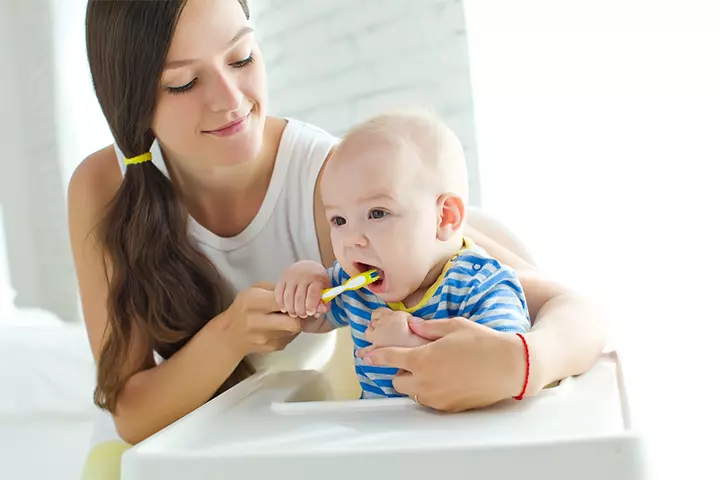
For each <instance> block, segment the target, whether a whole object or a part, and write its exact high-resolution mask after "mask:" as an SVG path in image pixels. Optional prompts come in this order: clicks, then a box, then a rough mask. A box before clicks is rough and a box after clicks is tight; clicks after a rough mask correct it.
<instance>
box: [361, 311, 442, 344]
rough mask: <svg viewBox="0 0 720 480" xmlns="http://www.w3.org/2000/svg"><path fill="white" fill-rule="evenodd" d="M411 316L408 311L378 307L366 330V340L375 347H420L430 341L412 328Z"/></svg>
mask: <svg viewBox="0 0 720 480" xmlns="http://www.w3.org/2000/svg"><path fill="white" fill-rule="evenodd" d="M410 318H411V315H410V314H409V313H407V312H397V311H393V310H390V309H389V308H378V309H377V310H375V311H373V313H372V317H371V320H370V325H368V328H367V330H365V340H367V341H368V342H370V343H372V344H373V345H374V346H375V347H418V346H420V345H425V344H426V343H430V342H429V341H428V340H426V339H424V338H422V337H420V336H418V335H415V334H414V333H413V332H412V330H410V327H409V326H408V320H409V319H410Z"/></svg>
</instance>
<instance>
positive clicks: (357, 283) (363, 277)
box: [321, 270, 380, 302]
mask: <svg viewBox="0 0 720 480" xmlns="http://www.w3.org/2000/svg"><path fill="white" fill-rule="evenodd" d="M379 278H380V274H379V273H378V271H377V270H368V271H367V272H363V273H361V274H358V275H355V276H354V277H350V279H348V281H347V282H345V283H343V284H342V285H338V286H337V287H332V288H328V289H325V290H323V293H322V297H321V298H322V300H323V302H329V301H330V300H332V299H333V298H335V297H337V296H338V295H340V294H341V293H343V292H346V291H348V290H358V289H360V288H362V287H365V286H367V285H370V284H371V283H373V282H374V281H376V280H378V279H379Z"/></svg>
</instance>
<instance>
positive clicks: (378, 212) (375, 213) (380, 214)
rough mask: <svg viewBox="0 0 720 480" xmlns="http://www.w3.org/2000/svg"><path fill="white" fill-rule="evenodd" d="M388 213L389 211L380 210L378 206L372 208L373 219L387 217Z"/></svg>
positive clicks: (371, 216)
mask: <svg viewBox="0 0 720 480" xmlns="http://www.w3.org/2000/svg"><path fill="white" fill-rule="evenodd" d="M388 215H389V214H388V212H386V211H385V210H379V209H377V208H375V209H373V210H370V218H372V219H373V220H380V219H381V218H385V217H386V216H388Z"/></svg>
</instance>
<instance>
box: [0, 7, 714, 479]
mask: <svg viewBox="0 0 720 480" xmlns="http://www.w3.org/2000/svg"><path fill="white" fill-rule="evenodd" d="M85 4H86V0H0V69H2V75H0V106H1V107H2V108H1V109H0V145H2V147H3V149H4V151H3V154H2V156H0V459H2V461H0V478H8V479H11V478H12V479H14V478H49V477H50V476H51V475H52V477H53V478H63V479H64V478H77V475H78V472H79V470H80V468H81V465H82V461H83V456H84V454H85V453H86V449H87V442H88V441H89V434H90V433H89V432H90V428H91V425H92V418H93V415H94V414H95V411H94V408H93V406H92V404H91V391H92V385H93V364H92V358H91V356H90V352H89V348H88V346H87V341H86V338H85V334H84V331H83V327H82V322H81V315H80V310H79V300H78V293H77V286H76V282H75V277H74V271H73V265H72V259H71V256H70V250H69V242H68V237H67V228H66V223H67V222H66V202H65V196H66V188H67V184H68V181H69V178H70V176H71V174H72V172H73V170H74V168H75V167H76V165H77V164H78V163H79V162H80V161H81V160H82V159H83V158H84V157H85V156H87V155H89V154H90V153H92V152H94V151H95V150H97V149H99V148H101V147H103V146H105V145H107V144H109V143H111V142H112V137H111V136H110V133H109V130H108V129H107V126H106V124H105V120H104V118H103V117H102V115H101V113H100V109H99V107H98V104H97V101H96V99H95V96H94V93H93V90H92V86H91V82H90V78H89V71H88V67H87V61H86V56H85V41H84V11H85ZM250 8H251V14H252V18H253V20H254V23H255V27H256V31H257V35H258V37H259V39H260V42H261V48H262V49H263V52H264V54H265V57H266V62H267V64H268V76H269V91H270V110H271V113H272V114H275V115H282V116H289V117H295V118H298V119H301V120H303V121H306V122H310V123H314V124H316V125H318V126H320V127H323V128H325V129H327V130H328V131H330V132H332V133H334V134H337V135H341V134H342V133H343V132H344V131H345V129H347V128H348V127H349V126H350V125H352V124H354V123H355V122H357V121H360V120H362V119H364V118H366V117H367V116H369V115H371V114H373V113H377V112H379V111H381V110H383V109H386V108H388V107H391V106H395V105H423V106H426V107H430V108H432V109H433V110H434V111H435V112H436V113H437V114H439V115H440V116H441V117H442V118H443V119H444V120H445V121H446V122H447V123H448V124H449V125H450V127H451V128H453V129H454V130H455V132H456V133H457V134H458V136H459V137H460V139H461V140H462V142H463V145H464V147H465V150H466V154H467V159H468V168H469V172H470V174H471V187H472V203H473V204H475V205H478V206H480V207H482V208H483V209H485V210H487V211H489V212H490V213H492V214H494V215H496V216H497V218H499V219H500V220H501V221H502V222H503V223H504V224H505V225H506V226H508V227H509V228H510V229H511V230H512V231H513V232H514V233H515V234H516V235H517V237H519V238H520V239H521V240H522V241H523V242H524V244H525V245H526V247H527V248H528V249H529V250H530V251H531V252H532V254H533V256H534V258H535V260H536V261H537V263H538V264H539V265H540V266H541V267H542V268H544V269H545V270H547V271H549V272H550V273H552V274H553V275H555V276H557V277H558V278H560V279H561V280H563V281H564V282H566V283H568V284H569V285H572V286H574V287H576V288H578V289H581V290H583V291H585V292H587V293H589V294H591V295H593V296H595V297H596V298H597V299H598V300H599V301H600V302H601V303H602V305H603V306H604V307H605V308H606V310H607V312H608V315H609V318H610V319H611V321H612V323H613V327H614V337H613V345H614V346H617V347H618V348H619V349H620V350H621V353H622V354H623V358H624V359H625V361H626V366H627V374H628V387H629V389H630V393H631V395H632V397H633V401H634V402H635V403H634V412H633V413H634V414H635V416H636V417H637V422H638V425H639V426H641V427H642V428H643V429H644V430H645V431H646V432H647V434H648V439H649V447H650V453H651V456H652V458H653V464H654V465H655V466H656V473H655V475H656V476H655V477H653V478H667V479H671V478H679V475H680V474H683V473H685V474H690V475H691V476H692V477H693V478H710V477H711V476H712V474H711V473H703V472H705V470H703V469H704V468H706V467H707V466H708V465H709V461H710V459H711V458H712V455H713V454H714V450H712V451H711V447H712V445H715V446H717V441H716V440H714V438H715V430H714V428H713V425H716V424H717V423H718V413H717V410H718V402H717V400H715V397H714V396H713V393H714V390H715V389H716V388H717V387H716V383H717V380H718V378H720V375H718V373H717V367H716V364H717V360H716V352H717V350H718V348H717V346H716V339H717V334H718V333H720V328H718V322H720V313H718V299H719V298H720V294H719V293H718V289H719V288H720V281H719V280H718V276H719V272H720V268H718V267H720V254H719V253H718V246H719V245H720V213H719V210H720V189H719V188H718V180H719V179H720V167H719V166H718V165H719V164H720V91H719V89H718V85H720V61H718V59H720V6H718V3H717V2H716V1H711V0H706V1H702V0H685V1H682V2H681V1H679V0H667V1H661V0H655V1H644V0H624V1H619V0H606V1H603V2H595V1H577V0H575V1H570V0H566V1H562V0H547V1H545V2H532V1H529V0H505V1H503V2H491V1H487V0H466V1H461V0H384V1H380V0H364V1H362V2H358V1H355V0H293V1H289V0H250Z"/></svg>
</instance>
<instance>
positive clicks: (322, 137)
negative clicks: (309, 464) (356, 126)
mask: <svg viewBox="0 0 720 480" xmlns="http://www.w3.org/2000/svg"><path fill="white" fill-rule="evenodd" d="M337 142H338V139H337V138H336V137H334V136H332V135H330V134H329V133H327V132H326V131H324V130H321V129H320V128H317V127H315V126H312V125H309V124H306V123H303V122H300V121H298V120H294V119H287V125H286V127H285V130H284V132H283V134H282V137H281V139H280V145H279V148H278V152H277V158H276V160H275V167H274V169H273V172H272V177H271V179H270V185H269V187H268V191H267V194H266V195H265V199H264V200H263V203H262V205H261V206H260V209H259V211H258V213H257V215H256V216H255V218H254V219H253V220H252V221H251V222H250V224H249V225H248V226H247V227H246V228H245V229H244V230H243V231H242V232H240V233H239V234H237V235H235V236H234V237H220V236H218V235H215V234H214V233H213V232H211V231H210V230H208V229H206V228H205V227H203V226H202V225H200V224H199V223H198V222H197V221H196V220H195V219H194V218H192V216H191V217H190V218H189V223H188V235H189V237H190V241H191V242H192V243H193V244H194V245H195V246H196V247H197V248H198V249H199V250H200V251H201V252H202V253H203V254H205V255H206V256H207V258H208V259H209V260H210V261H211V262H212V263H213V264H214V265H215V267H216V268H217V270H218V272H219V273H220V275H221V276H222V277H223V278H224V279H225V280H226V281H227V282H228V283H229V284H230V285H231V286H232V288H233V291H234V293H237V292H239V291H241V290H244V289H246V288H248V287H250V286H252V285H254V284H256V283H258V282H271V283H276V282H277V281H278V279H279V278H280V275H281V274H282V272H283V271H284V270H285V269H286V268H287V267H288V266H290V265H292V264H293V263H294V262H297V261H298V260H315V261H317V262H320V261H321V258H320V249H319V246H318V240H317V233H316V231H315V214H314V192H315V183H316V180H317V177H318V174H319V172H320V169H321V168H322V165H323V163H324V161H325V159H326V158H327V155H328V153H329V152H330V149H331V148H332V147H333V145H335V144H336V143H337ZM115 152H116V154H117V157H118V161H119V163H120V167H121V169H122V170H123V173H124V171H125V168H126V166H125V165H124V162H123V159H124V156H123V154H122V152H121V151H120V150H119V149H118V148H117V145H116V146H115ZM151 152H152V155H153V160H152V162H153V164H154V165H155V166H156V167H157V168H158V169H159V170H160V171H161V172H163V173H164V174H165V175H166V176H167V177H168V178H170V177H169V175H168V170H167V166H166V164H165V160H164V158H163V155H162V151H161V149H160V146H159V144H158V142H157V141H156V142H154V143H153V145H152V148H151ZM334 340H335V337H334V335H313V334H301V335H299V336H298V338H296V339H295V340H293V342H292V343H290V345H288V346H287V347H286V348H285V350H283V351H282V352H276V353H272V354H269V355H262V356H260V355H255V356H253V357H251V361H252V363H253V365H254V366H255V367H256V368H258V369H260V368H264V367H270V366H272V367H273V368H317V367H318V366H320V365H322V364H323V363H324V362H325V361H326V360H327V359H328V358H329V356H330V355H331V353H332V348H333V344H334Z"/></svg>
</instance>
